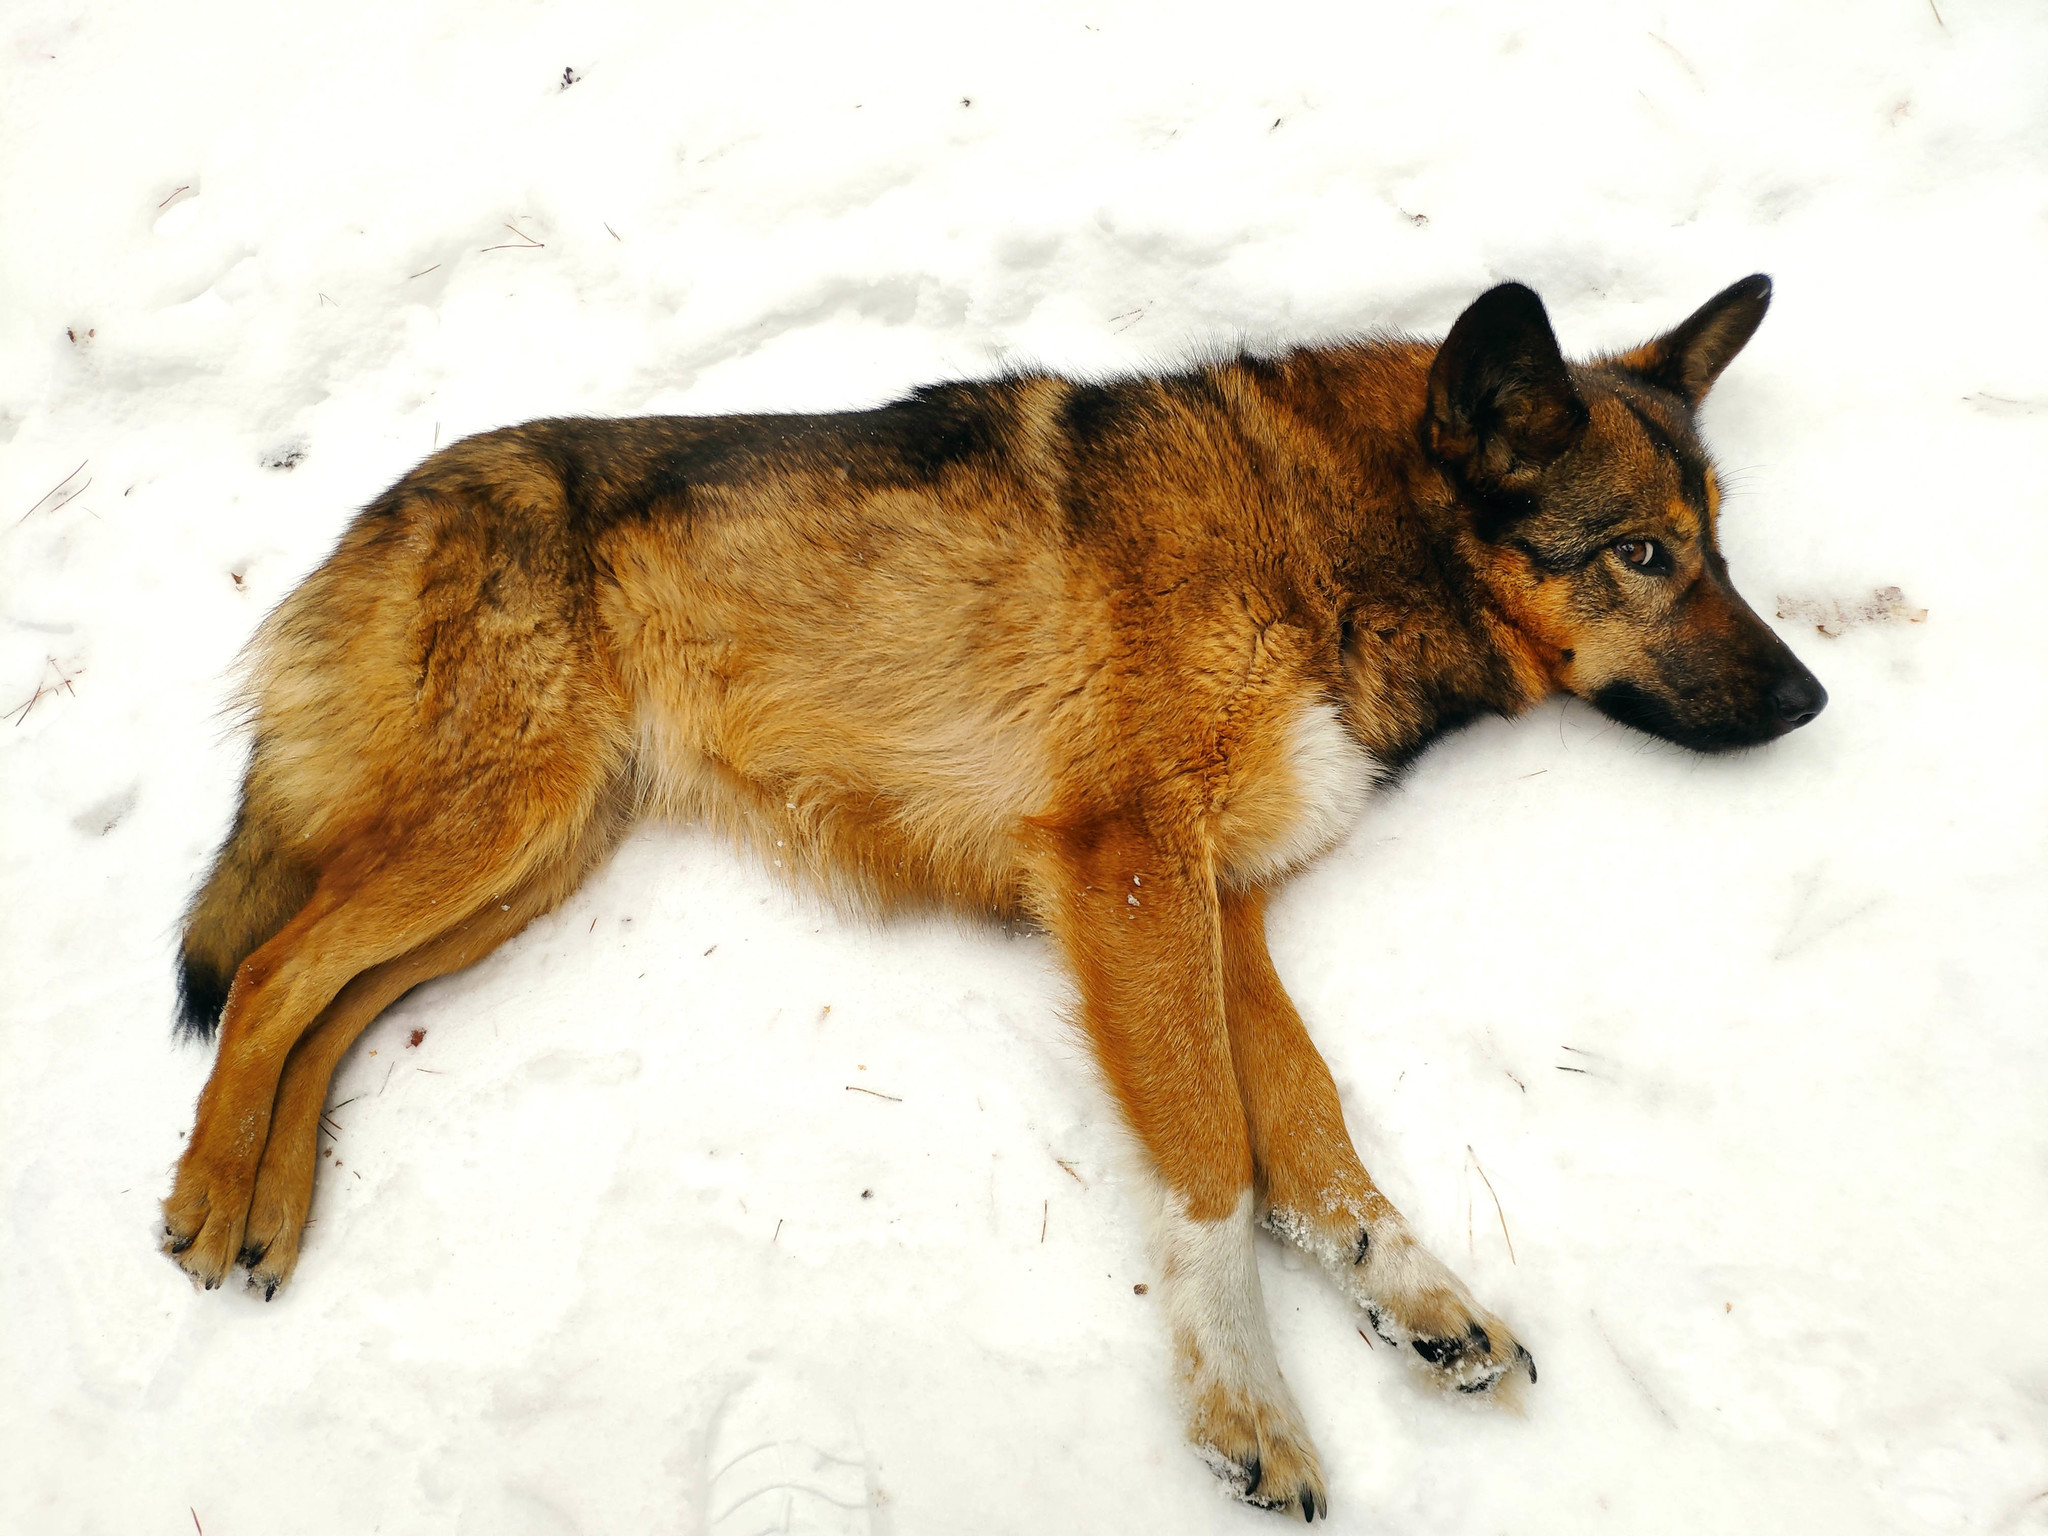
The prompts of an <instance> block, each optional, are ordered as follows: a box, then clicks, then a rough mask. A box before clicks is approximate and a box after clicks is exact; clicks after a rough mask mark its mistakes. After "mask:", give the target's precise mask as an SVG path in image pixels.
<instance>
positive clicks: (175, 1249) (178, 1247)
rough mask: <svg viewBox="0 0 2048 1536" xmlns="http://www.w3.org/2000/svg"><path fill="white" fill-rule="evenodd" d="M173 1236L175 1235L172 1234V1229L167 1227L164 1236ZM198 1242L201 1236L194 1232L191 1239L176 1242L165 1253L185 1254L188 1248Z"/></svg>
mask: <svg viewBox="0 0 2048 1536" xmlns="http://www.w3.org/2000/svg"><path fill="white" fill-rule="evenodd" d="M172 1235H173V1234H172V1232H171V1229H170V1228H169V1227H165V1228H164V1236H165V1237H170V1236H172ZM198 1241H199V1234H198V1233H197V1232H194V1233H193V1234H192V1235H191V1236H190V1237H188V1238H186V1239H185V1240H184V1241H183V1242H174V1243H172V1244H171V1246H170V1247H169V1248H167V1249H165V1250H164V1251H165V1252H166V1253H183V1252H184V1251H185V1250H186V1249H187V1248H190V1247H191V1246H192V1245H193V1244H194V1243H196V1242H198Z"/></svg>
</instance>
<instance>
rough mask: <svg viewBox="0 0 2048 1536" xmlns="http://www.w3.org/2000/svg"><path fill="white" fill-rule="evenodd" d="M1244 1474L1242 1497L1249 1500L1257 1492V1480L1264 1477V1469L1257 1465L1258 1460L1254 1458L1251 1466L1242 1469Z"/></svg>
mask: <svg viewBox="0 0 2048 1536" xmlns="http://www.w3.org/2000/svg"><path fill="white" fill-rule="evenodd" d="M1244 1474H1245V1484H1244V1496H1245V1497H1246V1498H1247V1499H1249V1498H1250V1497H1251V1496H1252V1495H1253V1494H1255V1493H1257V1492H1258V1491H1259V1479H1260V1478H1262V1477H1264V1476H1265V1475H1266V1469H1265V1468H1264V1467H1263V1466H1261V1465H1260V1464H1259V1458H1258V1457H1256V1456H1254V1457H1253V1458H1252V1460H1251V1465H1250V1466H1248V1467H1246V1468H1245V1469H1244Z"/></svg>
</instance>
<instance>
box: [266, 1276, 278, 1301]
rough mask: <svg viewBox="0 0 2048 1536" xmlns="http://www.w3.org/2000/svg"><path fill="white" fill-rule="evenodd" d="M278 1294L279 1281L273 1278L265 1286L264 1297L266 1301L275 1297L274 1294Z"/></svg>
mask: <svg viewBox="0 0 2048 1536" xmlns="http://www.w3.org/2000/svg"><path fill="white" fill-rule="evenodd" d="M276 1294H277V1282H276V1281H275V1280H272V1281H271V1282H270V1283H269V1284H267V1285H265V1286H264V1287H263V1299H264V1300H265V1301H268V1300H270V1298H271V1297H273V1296H275V1295H276Z"/></svg>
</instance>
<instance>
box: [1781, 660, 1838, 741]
mask: <svg viewBox="0 0 2048 1536" xmlns="http://www.w3.org/2000/svg"><path fill="white" fill-rule="evenodd" d="M1771 703H1772V704H1773V705H1774V706H1776V708H1777V711H1778V718H1779V719H1780V720H1782V721H1784V722H1785V729H1786V730H1788V731H1796V730H1798V729H1799V727H1800V726H1802V725H1804V724H1806V722H1807V721H1809V720H1811V719H1812V718H1813V717H1814V716H1815V715H1817V714H1819V713H1820V712H1821V711H1822V710H1824V709H1826V708H1827V707H1828V691H1827V689H1825V688H1823V687H1821V685H1820V679H1819V678H1817V677H1815V676H1814V675H1813V674H1812V673H1811V672H1809V671H1807V670H1806V669H1805V668H1804V667H1802V668H1800V669H1799V670H1798V671H1797V672H1795V673H1793V674H1792V675H1791V676H1790V677H1787V678H1782V679H1780V680H1779V682H1778V683H1777V685H1776V686H1775V687H1773V688H1772V689H1771Z"/></svg>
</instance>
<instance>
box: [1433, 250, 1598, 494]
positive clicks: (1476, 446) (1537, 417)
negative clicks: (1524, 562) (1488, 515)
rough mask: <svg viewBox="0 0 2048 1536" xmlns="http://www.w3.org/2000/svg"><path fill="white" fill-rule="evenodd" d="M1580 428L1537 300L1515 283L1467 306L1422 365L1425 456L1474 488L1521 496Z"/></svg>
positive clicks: (1582, 410)
mask: <svg viewBox="0 0 2048 1536" xmlns="http://www.w3.org/2000/svg"><path fill="white" fill-rule="evenodd" d="M1585 429H1586V403H1585V402H1584V401H1583V400H1581V399H1580V398H1579V392H1578V389H1577V388H1576V387H1575V386H1574V385H1573V384H1572V377H1571V374H1570V372H1569V371H1568V370H1567V369H1566V368H1565V364H1564V355H1563V354H1562V353H1560V352H1559V351H1558V349H1557V336H1556V334H1555V333H1554V332H1552V330H1551V329H1550V316H1548V315H1546V314H1545V313H1544V312H1543V301H1542V300H1541V299H1539V298H1537V297H1536V295H1535V293H1534V292H1532V291H1531V290H1530V289H1528V288H1525V287H1523V286H1522V285H1521V284H1520V283H1502V284H1501V285H1500V286H1499V287H1498V288H1489V289H1487V290H1486V292H1484V293H1482V294H1481V295H1480V296H1479V297H1478V298H1476V299H1474V300H1473V301H1472V304H1471V307H1470V308H1468V309H1467V310H1466V311H1465V313H1463V314H1462V315H1460V316H1458V323H1457V324H1456V325H1454V326H1452V327H1451V334H1450V335H1448V336H1446V337H1445V338H1444V342H1443V345H1442V346H1440V347H1438V348H1437V353H1436V361H1435V362H1434V363H1432V364H1431V365H1430V369H1429V419H1428V423H1427V427H1426V431H1427V435H1428V442H1429V448H1430V452H1431V453H1433V454H1434V455H1435V456H1436V457H1437V458H1438V459H1439V460H1441V461H1442V462H1443V463H1444V464H1445V465H1446V466H1448V467H1449V468H1451V469H1452V470H1454V471H1456V472H1457V473H1458V474H1459V475H1461V476H1462V477H1463V478H1464V479H1465V480H1466V481H1467V482H1468V483H1470V484H1471V485H1473V486H1474V487H1476V488H1477V489H1479V490H1482V491H1487V492H1521V491H1527V490H1529V489H1531V488H1532V487H1533V485H1534V483H1535V479H1536V476H1537V475H1538V474H1540V473H1541V472H1542V470H1543V468H1544V466H1545V465H1547V464H1549V463H1550V461H1551V460H1552V459H1555V458H1556V457H1557V456H1558V455H1559V454H1561V453H1563V452H1564V451H1565V450H1566V449H1567V448H1569V447H1571V445H1572V444H1573V443H1575V442H1577V441H1578V440H1579V434H1580V433H1581V432H1583V431H1585Z"/></svg>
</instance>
